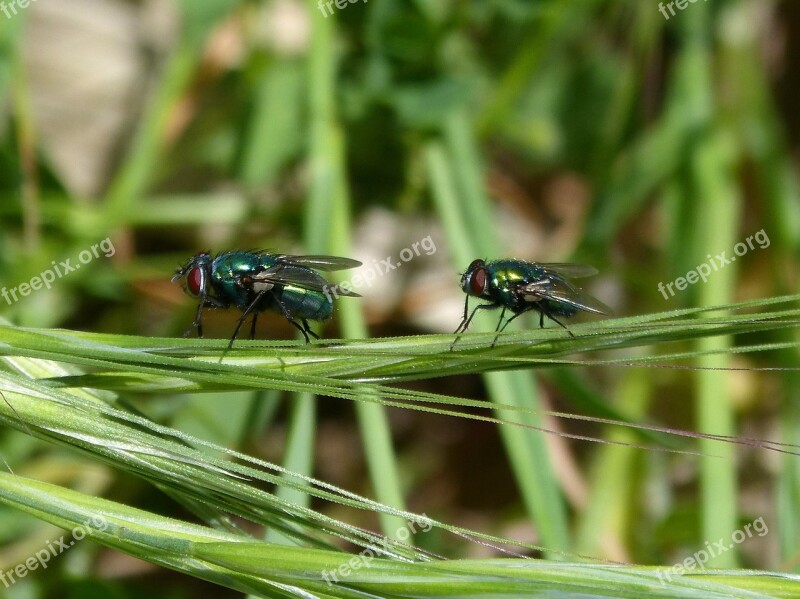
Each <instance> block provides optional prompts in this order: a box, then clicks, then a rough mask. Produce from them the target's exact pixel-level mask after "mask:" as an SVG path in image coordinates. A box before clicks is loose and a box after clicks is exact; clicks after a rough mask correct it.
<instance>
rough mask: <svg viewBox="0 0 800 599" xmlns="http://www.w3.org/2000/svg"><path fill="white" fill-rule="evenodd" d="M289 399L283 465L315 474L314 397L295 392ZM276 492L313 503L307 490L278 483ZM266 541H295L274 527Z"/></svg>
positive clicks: (302, 502) (288, 498) (297, 502)
mask: <svg viewBox="0 0 800 599" xmlns="http://www.w3.org/2000/svg"><path fill="white" fill-rule="evenodd" d="M293 395H294V397H293V398H292V401H291V402H289V406H290V408H289V411H290V414H291V416H290V417H289V435H288V437H287V439H286V449H285V452H284V459H283V467H284V468H286V470H288V471H290V472H296V473H300V474H305V475H307V476H311V475H313V467H314V437H315V431H316V418H315V417H314V408H315V404H316V402H315V399H314V395H313V394H311V393H294V394H293ZM275 494H276V495H277V496H278V497H279V498H280V499H284V500H286V501H289V502H291V503H293V504H295V505H300V506H303V507H308V506H309V505H310V503H311V501H310V498H309V496H308V494H307V493H304V492H303V491H301V490H300V489H297V488H292V487H287V486H279V487H278V488H277V490H276V491H275ZM266 540H267V541H268V542H270V543H283V544H287V545H293V544H295V543H296V541H294V540H292V539H290V538H288V537H285V536H284V535H283V534H281V533H280V532H279V531H277V530H276V529H274V528H271V529H270V530H268V531H267V536H266Z"/></svg>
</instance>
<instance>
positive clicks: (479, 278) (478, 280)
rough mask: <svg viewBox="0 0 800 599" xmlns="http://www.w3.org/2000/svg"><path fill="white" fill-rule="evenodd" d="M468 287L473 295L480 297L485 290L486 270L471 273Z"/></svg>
mask: <svg viewBox="0 0 800 599" xmlns="http://www.w3.org/2000/svg"><path fill="white" fill-rule="evenodd" d="M469 287H470V289H471V290H472V293H474V294H475V295H482V294H483V290H484V289H486V269H485V268H479V269H477V270H476V271H475V272H473V273H472V276H471V277H470V279H469Z"/></svg>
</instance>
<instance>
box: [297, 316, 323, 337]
mask: <svg viewBox="0 0 800 599" xmlns="http://www.w3.org/2000/svg"><path fill="white" fill-rule="evenodd" d="M300 322H302V323H303V330H304V331H305V332H306V333H308V334H309V335H311V336H312V337H313V338H314V339H319V335H317V334H316V333H315V332H314V331H312V330H311V328H310V327H309V326H308V321H307V320H306V319H305V318H301V319H300Z"/></svg>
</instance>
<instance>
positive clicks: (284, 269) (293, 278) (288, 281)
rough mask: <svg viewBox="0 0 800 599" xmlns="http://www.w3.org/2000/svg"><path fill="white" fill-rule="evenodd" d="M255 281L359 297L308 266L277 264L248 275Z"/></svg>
mask: <svg viewBox="0 0 800 599" xmlns="http://www.w3.org/2000/svg"><path fill="white" fill-rule="evenodd" d="M250 278H251V279H253V281H254V282H256V283H271V284H273V285H294V286H295V287H300V288H301V289H308V290H309V291H321V292H322V293H330V294H333V295H334V296H336V297H338V296H341V295H344V296H348V297H361V296H360V295H359V294H358V293H356V292H355V291H351V290H349V289H343V288H341V287H339V286H338V285H336V284H334V283H329V282H328V281H326V280H325V279H323V278H322V277H321V276H319V275H318V274H317V273H315V272H314V271H312V270H308V268H297V267H294V266H292V265H291V264H277V265H275V266H273V267H272V268H268V269H266V270H262V271H261V272H257V273H254V274H252V275H250Z"/></svg>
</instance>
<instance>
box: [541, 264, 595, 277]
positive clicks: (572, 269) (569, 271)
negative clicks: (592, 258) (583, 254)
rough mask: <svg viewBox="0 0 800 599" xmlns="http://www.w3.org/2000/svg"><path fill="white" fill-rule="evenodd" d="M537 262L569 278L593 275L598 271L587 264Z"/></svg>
mask: <svg viewBox="0 0 800 599" xmlns="http://www.w3.org/2000/svg"><path fill="white" fill-rule="evenodd" d="M535 264H536V265H537V266H541V267H542V268H544V269H545V270H547V271H550V272H551V273H555V274H557V275H560V276H562V277H567V278H568V279H580V278H583V277H591V276H593V275H596V274H597V272H598V271H597V269H596V268H595V267H594V266H588V265H586V264H567V263H563V262H535Z"/></svg>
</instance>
